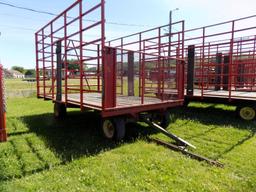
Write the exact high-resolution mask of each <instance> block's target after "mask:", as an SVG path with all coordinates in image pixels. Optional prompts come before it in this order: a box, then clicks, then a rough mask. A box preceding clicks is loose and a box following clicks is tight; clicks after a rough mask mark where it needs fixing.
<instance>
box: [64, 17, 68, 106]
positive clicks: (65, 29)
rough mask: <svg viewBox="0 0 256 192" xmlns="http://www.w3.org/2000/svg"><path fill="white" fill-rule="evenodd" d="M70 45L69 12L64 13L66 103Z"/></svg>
mask: <svg viewBox="0 0 256 192" xmlns="http://www.w3.org/2000/svg"><path fill="white" fill-rule="evenodd" d="M67 49H68V43H67V12H65V13H64V69H65V72H64V74H65V103H66V104H67V102H68V62H67V61H68V55H67V54H68V53H67Z"/></svg>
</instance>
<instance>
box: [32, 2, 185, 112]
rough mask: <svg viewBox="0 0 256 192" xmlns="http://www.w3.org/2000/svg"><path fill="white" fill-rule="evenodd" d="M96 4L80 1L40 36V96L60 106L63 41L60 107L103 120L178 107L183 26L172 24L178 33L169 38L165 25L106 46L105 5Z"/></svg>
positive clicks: (37, 57)
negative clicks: (84, 111) (59, 88)
mask: <svg viewBox="0 0 256 192" xmlns="http://www.w3.org/2000/svg"><path fill="white" fill-rule="evenodd" d="M92 4H93V3H89V4H88V2H87V1H83V0H78V1H76V2H75V3H74V4H72V5H71V6H70V7H69V8H68V9H66V10H65V11H63V12H62V13H61V14H60V15H59V16H57V17H56V18H55V19H53V20H52V21H51V22H50V23H49V24H47V25H45V26H44V27H43V28H42V29H40V30H39V31H38V32H37V33H36V68H37V69H36V70H37V95H38V97H39V98H44V99H51V100H53V101H54V102H55V101H56V77H55V76H56V64H57V63H56V57H57V54H56V52H55V49H56V42H59V41H61V42H62V51H61V52H62V55H61V56H62V60H63V69H62V78H63V83H62V91H63V94H62V95H63V97H62V102H63V103H65V104H66V106H70V105H72V106H74V105H75V106H79V107H80V108H81V109H84V108H90V109H95V110H99V111H101V112H102V115H103V116H116V115H123V114H132V113H138V112H143V111H150V110H163V109H166V108H168V107H173V106H180V105H181V104H182V100H183V92H184V84H183V83H182V81H183V75H184V74H183V69H182V66H183V63H184V29H185V28H184V21H180V22H176V23H173V24H172V25H173V26H174V27H176V28H177V31H176V32H174V33H173V34H168V33H166V31H165V28H167V27H168V26H169V25H166V26H161V27H157V28H154V29H149V30H147V31H143V32H140V33H137V34H133V35H130V36H127V37H123V38H120V39H116V40H113V41H111V42H108V43H106V42H105V39H106V38H105V2H104V0H98V2H95V4H94V5H92ZM96 13H98V14H96ZM97 15H98V16H97ZM91 16H93V19H92V18H91ZM170 35H172V39H173V42H172V43H171V45H170V44H169V42H168V39H169V38H168V37H169V36H170ZM133 38H135V39H136V40H132V39H133ZM105 44H108V46H105ZM177 47H178V48H179V49H177ZM169 48H171V49H170V53H171V54H170V56H169V55H168V53H169ZM129 53H130V54H131V53H132V54H133V55H134V58H132V59H133V60H134V61H130V62H133V63H134V64H133V67H134V69H133V70H132V71H134V74H132V75H133V77H131V76H130V79H134V86H130V88H134V89H136V90H133V91H134V96H132V97H130V96H129V95H128V89H127V87H128V86H127V81H128V70H127V67H128V55H129ZM130 59H131V58H130ZM130 75H131V74H130ZM153 76H155V77H153ZM130 85H131V84H130ZM123 98H126V99H127V100H129V102H130V104H129V105H128V104H127V103H126V102H124V101H123V100H124V99H123ZM90 99H91V100H90ZM120 99H121V100H120ZM122 99H123V100H122ZM152 99H155V100H152ZM132 100H136V101H134V102H132ZM138 101H139V102H138ZM152 101H156V103H153V102H152ZM113 111H114V112H113Z"/></svg>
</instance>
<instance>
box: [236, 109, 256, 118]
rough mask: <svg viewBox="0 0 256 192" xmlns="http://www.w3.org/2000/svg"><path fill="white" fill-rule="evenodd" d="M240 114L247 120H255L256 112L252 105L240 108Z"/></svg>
mask: <svg viewBox="0 0 256 192" xmlns="http://www.w3.org/2000/svg"><path fill="white" fill-rule="evenodd" d="M240 116H241V117H242V118H243V119H245V120H248V121H249V120H253V119H254V118H255V116H256V112H255V110H254V109H253V108H252V107H243V108H242V109H241V110H240Z"/></svg>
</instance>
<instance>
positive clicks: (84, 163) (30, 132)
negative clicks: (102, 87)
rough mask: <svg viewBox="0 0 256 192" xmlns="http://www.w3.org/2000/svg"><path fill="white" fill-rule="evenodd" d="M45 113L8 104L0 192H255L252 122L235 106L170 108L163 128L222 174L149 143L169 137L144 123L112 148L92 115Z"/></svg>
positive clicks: (32, 103) (15, 101) (32, 105)
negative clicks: (217, 163)
mask: <svg viewBox="0 0 256 192" xmlns="http://www.w3.org/2000/svg"><path fill="white" fill-rule="evenodd" d="M8 83H9V82H7V89H16V85H12V86H8ZM10 84H11V83H10ZM10 84H9V85H10ZM24 86H25V85H24ZM52 112H53V104H52V103H51V102H50V101H43V100H38V99H36V98H33V97H31V98H9V99H8V114H7V126H8V134H9V140H8V142H6V143H1V144H0V191H1V192H2V191H3V192H5V191H10V192H13V191H14V192H15V191H18V192H22V191H24V192H27V191H31V192H32V191H46V192H48V191H68V192H70V191H157V192H158V191H214V192H215V191H221V192H222V191H228V192H229V191H234V192H237V191H241V192H245V191H246V192H250V191H252V192H253V191H256V182H255V181H256V166H255V159H256V153H255V149H256V137H255V132H256V123H255V122H245V121H242V120H240V119H238V118H237V117H236V115H235V108H234V107H228V106H224V105H211V104H196V103H192V104H190V105H189V107H188V108H180V109H173V110H172V123H171V124H170V126H169V127H168V130H170V131H172V132H173V133H175V134H177V135H179V136H180V137H182V138H184V139H186V140H188V141H189V142H191V143H192V144H194V145H196V146H197V149H195V150H193V152H196V153H199V154H201V155H204V156H207V157H209V158H212V159H216V160H219V161H220V162H222V163H224V164H225V167H224V168H223V169H222V168H217V167H213V166H210V165H208V164H206V163H203V162H198V161H196V160H192V159H190V158H188V157H185V156H183V155H182V154H180V153H177V152H173V151H171V150H169V149H166V148H164V147H161V146H157V145H155V144H153V143H148V142H147V139H146V137H156V138H161V139H166V140H168V139H167V138H166V137H164V136H163V135H162V134H158V133H156V132H154V131H152V130H151V129H150V128H148V127H146V126H145V125H143V124H138V125H135V124H130V125H129V127H128V136H127V138H126V139H125V141H123V142H122V143H114V142H109V141H107V140H105V139H103V138H102V136H101V134H100V131H99V125H98V123H97V122H99V120H100V119H99V117H98V116H97V115H96V114H93V113H80V112H79V111H77V110H69V113H68V117H67V118H66V119H65V120H63V121H57V120H55V119H54V118H53V114H52Z"/></svg>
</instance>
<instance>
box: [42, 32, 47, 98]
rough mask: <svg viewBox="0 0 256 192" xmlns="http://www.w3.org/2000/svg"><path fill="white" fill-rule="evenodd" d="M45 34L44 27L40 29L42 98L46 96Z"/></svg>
mask: <svg viewBox="0 0 256 192" xmlns="http://www.w3.org/2000/svg"><path fill="white" fill-rule="evenodd" d="M45 51H46V50H45V36H44V29H43V30H42V52H43V55H42V56H43V58H42V59H43V90H44V98H45V97H46V76H45Z"/></svg>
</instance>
